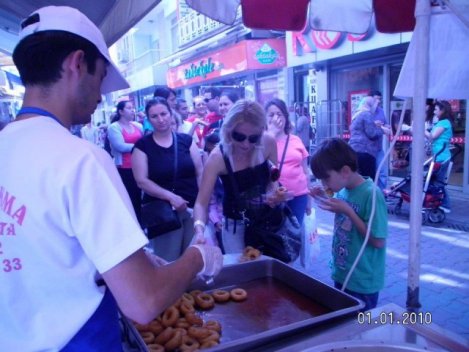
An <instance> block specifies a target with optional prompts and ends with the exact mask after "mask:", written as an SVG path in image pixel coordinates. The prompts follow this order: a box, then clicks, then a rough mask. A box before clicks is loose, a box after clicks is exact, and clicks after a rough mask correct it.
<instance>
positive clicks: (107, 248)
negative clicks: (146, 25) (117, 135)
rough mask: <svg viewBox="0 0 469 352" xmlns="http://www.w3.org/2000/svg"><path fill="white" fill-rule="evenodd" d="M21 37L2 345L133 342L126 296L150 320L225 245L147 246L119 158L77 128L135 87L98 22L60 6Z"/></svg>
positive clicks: (76, 347) (2, 255)
mask: <svg viewBox="0 0 469 352" xmlns="http://www.w3.org/2000/svg"><path fill="white" fill-rule="evenodd" d="M20 37H21V40H20V42H19V43H18V45H17V46H16V48H15V51H14V53H13V60H14V62H15V64H16V66H17V68H18V70H19V72H20V76H21V79H22V80H23V83H24V85H25V88H26V90H25V95H24V102H23V107H22V109H21V110H20V112H19V113H18V117H17V119H16V120H15V121H14V122H12V123H10V124H9V125H8V126H6V127H5V128H4V129H3V130H2V131H1V132H0V165H1V172H0V266H1V267H2V274H1V275H0V287H1V289H0V312H1V314H0V331H1V334H0V346H1V348H0V349H1V350H2V351H58V350H61V351H87V352H89V351H122V346H121V339H120V331H119V325H118V320H117V318H118V314H117V307H119V308H120V310H121V311H122V312H123V314H125V315H126V316H127V317H129V318H131V319H132V320H135V321H137V322H140V323H146V322H148V321H150V320H152V319H153V318H155V317H156V316H157V315H158V314H159V313H160V312H162V311H163V310H164V309H165V308H166V307H167V306H169V305H171V304H172V303H174V302H175V301H176V299H177V298H178V297H179V296H180V295H181V294H182V293H183V292H184V290H185V289H186V288H187V287H188V285H189V284H190V283H191V281H192V280H193V279H194V278H195V276H196V275H197V274H199V275H204V276H214V275H217V274H218V272H219V271H220V269H221V266H222V255H221V252H220V250H219V249H218V248H215V247H213V246H209V245H205V244H197V245H192V246H190V247H189V248H188V249H187V251H186V252H185V253H184V254H183V256H182V257H181V258H180V259H179V260H177V261H175V262H172V263H170V264H167V265H160V264H161V263H160V262H159V261H158V260H156V259H157V258H156V257H154V256H151V255H147V254H146V253H145V251H144V250H143V247H144V246H145V245H146V244H147V239H146V237H145V234H144V233H143V232H142V230H141V229H140V226H139V224H138V222H137V220H136V218H135V213H134V211H133V210H132V205H131V203H130V199H129V196H128V195H127V194H126V191H125V188H124V186H123V184H122V182H121V180H120V177H119V175H118V173H117V171H116V168H115V167H114V164H113V162H112V160H111V159H110V157H109V156H108V154H107V153H106V152H105V151H103V150H102V149H101V148H99V147H98V146H95V145H93V144H91V143H88V142H87V141H84V140H82V139H80V138H76V137H74V136H73V135H72V134H71V133H70V132H69V127H70V126H71V125H72V124H83V123H87V122H88V121H89V120H90V115H91V113H92V112H93V111H94V110H95V109H96V106H97V104H98V103H99V102H100V101H101V94H102V93H106V92H110V91H113V90H118V89H122V88H126V87H127V83H126V81H125V79H124V78H123V77H122V76H121V75H120V74H119V72H118V70H117V69H116V67H115V66H114V65H113V63H112V62H111V60H110V57H109V53H108V50H107V47H106V44H105V42H104V39H103V37H102V34H101V33H100V31H99V30H98V28H97V27H96V26H95V25H94V24H93V23H92V22H91V21H90V20H89V19H88V18H87V17H85V16H84V15H83V14H82V13H80V12H79V11H77V10H75V9H72V8H69V7H54V6H50V7H45V8H42V9H39V10H37V11H35V12H34V13H33V14H31V15H30V17H28V18H27V19H26V20H25V21H23V23H22V30H21V33H20ZM116 302H117V304H116Z"/></svg>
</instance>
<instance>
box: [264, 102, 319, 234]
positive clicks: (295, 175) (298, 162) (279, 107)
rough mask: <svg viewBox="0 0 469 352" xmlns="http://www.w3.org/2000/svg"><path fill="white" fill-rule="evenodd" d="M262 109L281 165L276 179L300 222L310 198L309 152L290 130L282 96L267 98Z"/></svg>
mask: <svg viewBox="0 0 469 352" xmlns="http://www.w3.org/2000/svg"><path fill="white" fill-rule="evenodd" d="M265 111H266V117H267V132H268V133H269V134H271V135H272V136H273V137H274V138H275V141H276V143H277V157H278V160H279V168H280V169H281V172H280V179H279V182H280V184H281V185H282V186H285V187H286V188H287V189H288V191H290V192H291V193H292V195H293V199H291V200H289V201H288V202H287V204H288V206H289V207H290V209H291V210H292V211H293V213H294V214H295V216H296V218H297V219H298V222H299V223H300V225H302V224H303V218H304V216H305V213H310V212H311V201H310V198H309V197H308V193H309V190H308V174H309V171H308V161H307V160H308V155H309V154H308V151H307V150H306V148H305V146H304V144H303V142H302V141H301V139H300V138H299V137H298V136H296V135H294V134H292V133H290V132H291V122H290V118H289V114H288V109H287V105H286V104H285V102H284V101H283V100H281V99H278V98H274V99H272V100H270V101H269V102H267V104H266V105H265ZM284 155H285V156H284ZM282 158H283V159H284V160H282Z"/></svg>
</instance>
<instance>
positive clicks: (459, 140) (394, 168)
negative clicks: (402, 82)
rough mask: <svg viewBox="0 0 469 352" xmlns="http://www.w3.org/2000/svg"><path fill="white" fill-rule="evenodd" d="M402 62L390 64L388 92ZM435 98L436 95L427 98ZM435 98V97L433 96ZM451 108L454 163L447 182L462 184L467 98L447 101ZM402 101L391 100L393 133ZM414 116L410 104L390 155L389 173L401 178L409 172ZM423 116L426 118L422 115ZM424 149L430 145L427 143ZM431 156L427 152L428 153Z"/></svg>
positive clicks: (394, 82)
mask: <svg viewBox="0 0 469 352" xmlns="http://www.w3.org/2000/svg"><path fill="white" fill-rule="evenodd" d="M400 69H401V65H392V66H390V69H389V75H390V80H389V81H390V91H391V92H393V91H394V88H395V86H396V83H397V79H398V77H399V72H400ZM429 98H435V97H429ZM436 99H437V98H436ZM448 102H449V103H450V104H451V110H452V127H453V138H452V140H451V153H452V156H453V166H452V169H451V173H450V177H449V180H448V184H449V185H452V186H459V187H461V186H463V182H464V180H463V170H464V155H465V134H466V117H467V101H466V100H448ZM402 106H403V101H402V100H400V99H397V98H395V97H393V98H391V102H390V109H389V110H390V115H391V118H390V122H391V125H392V128H393V134H394V135H395V132H396V128H397V124H398V122H399V118H400V115H401V112H402ZM414 118H415V116H414V115H413V114H412V106H408V107H407V109H406V112H405V115H404V121H403V124H404V125H403V126H404V128H403V130H402V131H401V132H400V134H399V135H398V136H396V138H397V141H396V144H395V147H394V150H393V151H392V153H391V156H390V170H389V175H390V176H396V177H404V176H406V175H407V174H408V173H409V172H410V164H411V153H412V146H413V144H412V132H411V129H410V127H411V126H412V121H413V119H414ZM422 118H425V116H423V117H422ZM427 148H428V149H430V148H429V144H428V143H427ZM429 156H430V155H429Z"/></svg>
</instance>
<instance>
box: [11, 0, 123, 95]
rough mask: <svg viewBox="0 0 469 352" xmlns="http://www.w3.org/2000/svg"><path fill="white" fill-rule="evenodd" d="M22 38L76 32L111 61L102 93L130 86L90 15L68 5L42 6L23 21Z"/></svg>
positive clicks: (102, 86)
mask: <svg viewBox="0 0 469 352" xmlns="http://www.w3.org/2000/svg"><path fill="white" fill-rule="evenodd" d="M36 14H37V16H35V17H33V15H36ZM22 27H23V28H22V29H21V31H20V34H19V35H20V39H23V38H24V37H27V36H28V35H31V34H34V33H37V32H43V31H65V32H70V33H73V34H76V35H78V36H80V37H82V38H84V39H87V40H88V41H90V42H91V43H93V44H94V45H95V46H96V48H98V50H99V52H100V53H101V54H102V55H103V56H104V57H105V58H106V60H107V61H108V62H109V66H108V68H107V74H106V77H104V80H103V83H102V84H101V93H103V94H105V93H109V92H113V91H116V90H120V89H126V88H129V83H128V82H127V81H126V80H125V78H124V77H123V76H122V75H121V73H120V72H119V70H118V69H117V66H116V65H115V64H114V63H113V62H112V60H111V57H110V55H109V51H108V48H107V45H106V42H105V41H104V37H103V35H102V33H101V31H100V30H99V29H98V27H96V25H95V24H94V23H93V22H91V21H90V19H89V18H88V17H86V16H85V15H84V14H82V13H81V12H80V11H78V10H77V9H74V8H72V7H68V6H46V7H43V8H40V9H38V10H36V11H34V12H33V13H31V15H29V17H28V18H27V19H26V20H24V21H23V23H22Z"/></svg>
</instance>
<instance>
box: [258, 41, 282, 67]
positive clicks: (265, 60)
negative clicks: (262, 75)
mask: <svg viewBox="0 0 469 352" xmlns="http://www.w3.org/2000/svg"><path fill="white" fill-rule="evenodd" d="M277 58H278V53H277V52H276V51H275V50H274V49H272V48H271V47H270V46H269V44H267V43H265V44H264V45H262V47H261V48H260V49H259V50H258V51H257V52H256V59H257V61H259V62H260V63H261V64H263V65H269V64H272V63H274V62H275V60H277Z"/></svg>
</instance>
